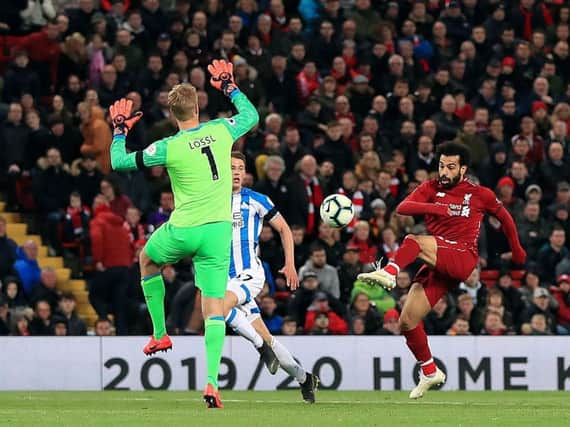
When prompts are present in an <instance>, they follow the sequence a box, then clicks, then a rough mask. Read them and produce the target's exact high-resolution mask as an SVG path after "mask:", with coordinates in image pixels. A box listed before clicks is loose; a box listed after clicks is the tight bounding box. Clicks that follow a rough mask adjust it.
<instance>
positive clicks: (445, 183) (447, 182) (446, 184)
mask: <svg viewBox="0 0 570 427" xmlns="http://www.w3.org/2000/svg"><path fill="white" fill-rule="evenodd" d="M461 178H462V176H461V174H457V176H456V177H454V178H451V179H449V178H445V177H441V176H440V177H439V179H438V182H439V185H441V186H442V187H443V188H453V187H455V186H456V185H457V184H458V183H459V181H461Z"/></svg>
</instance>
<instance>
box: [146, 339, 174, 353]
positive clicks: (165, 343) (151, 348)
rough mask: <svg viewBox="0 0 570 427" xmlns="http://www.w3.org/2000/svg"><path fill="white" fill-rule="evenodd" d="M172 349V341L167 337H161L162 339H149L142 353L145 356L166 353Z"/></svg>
mask: <svg viewBox="0 0 570 427" xmlns="http://www.w3.org/2000/svg"><path fill="white" fill-rule="evenodd" d="M171 348H172V340H171V339H170V337H169V336H168V335H163V337H162V338H161V339H159V340H157V339H156V338H154V337H151V338H150V341H149V342H148V343H147V345H145V346H144V348H143V352H144V354H146V355H147V356H150V355H151V354H154V353H156V352H157V351H167V350H170V349H171Z"/></svg>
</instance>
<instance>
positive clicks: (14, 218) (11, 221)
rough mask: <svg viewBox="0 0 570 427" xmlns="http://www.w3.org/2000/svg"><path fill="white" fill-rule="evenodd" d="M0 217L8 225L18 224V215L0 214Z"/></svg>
mask: <svg viewBox="0 0 570 427" xmlns="http://www.w3.org/2000/svg"><path fill="white" fill-rule="evenodd" d="M0 216H1V217H2V218H4V219H5V220H6V222H7V223H8V224H17V223H19V222H20V214H18V213H14V212H0Z"/></svg>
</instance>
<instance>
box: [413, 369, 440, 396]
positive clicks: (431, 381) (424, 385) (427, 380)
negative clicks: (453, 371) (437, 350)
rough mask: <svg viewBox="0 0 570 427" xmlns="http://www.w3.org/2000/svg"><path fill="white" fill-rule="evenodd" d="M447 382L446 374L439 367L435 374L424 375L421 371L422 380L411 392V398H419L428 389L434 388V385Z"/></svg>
mask: <svg viewBox="0 0 570 427" xmlns="http://www.w3.org/2000/svg"><path fill="white" fill-rule="evenodd" d="M444 382H445V374H444V373H443V371H442V370H440V369H439V368H437V369H436V370H435V374H433V375H430V376H429V377H428V376H427V375H424V374H423V373H422V372H421V371H420V382H419V383H418V385H417V386H416V387H415V388H414V389H413V390H412V391H411V392H410V399H419V398H420V397H422V396H423V395H424V393H425V392H426V391H428V390H429V389H430V388H432V387H433V386H434V385H439V384H443V383H444Z"/></svg>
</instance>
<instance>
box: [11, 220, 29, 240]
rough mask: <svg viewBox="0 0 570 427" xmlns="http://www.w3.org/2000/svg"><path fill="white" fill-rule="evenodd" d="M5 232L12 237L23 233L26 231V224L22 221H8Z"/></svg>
mask: <svg viewBox="0 0 570 427" xmlns="http://www.w3.org/2000/svg"><path fill="white" fill-rule="evenodd" d="M6 232H7V233H8V236H10V237H12V236H13V235H21V234H23V235H25V234H26V233H27V232H28V224H22V223H10V224H6Z"/></svg>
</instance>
